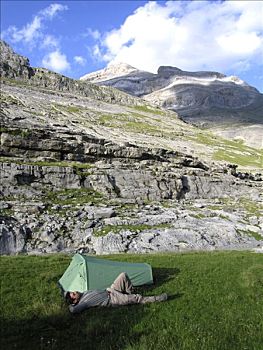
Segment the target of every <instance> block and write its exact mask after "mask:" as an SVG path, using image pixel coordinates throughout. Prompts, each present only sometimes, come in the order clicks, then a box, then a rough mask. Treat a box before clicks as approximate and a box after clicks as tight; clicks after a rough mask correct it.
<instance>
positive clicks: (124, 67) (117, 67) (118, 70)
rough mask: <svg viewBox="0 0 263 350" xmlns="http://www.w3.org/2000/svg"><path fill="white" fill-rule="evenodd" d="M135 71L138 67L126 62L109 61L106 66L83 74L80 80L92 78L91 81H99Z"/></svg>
mask: <svg viewBox="0 0 263 350" xmlns="http://www.w3.org/2000/svg"><path fill="white" fill-rule="evenodd" d="M135 71H138V69H137V68H134V67H132V66H131V65H129V64H127V63H124V62H119V63H111V64H109V65H108V66H107V67H106V68H103V69H101V70H98V71H96V72H93V73H88V74H86V75H84V76H83V77H81V78H80V80H88V81H89V80H92V82H94V83H98V82H100V81H105V80H110V79H113V78H116V77H121V76H124V75H127V74H130V73H132V72H135Z"/></svg>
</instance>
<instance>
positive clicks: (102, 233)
mask: <svg viewBox="0 0 263 350" xmlns="http://www.w3.org/2000/svg"><path fill="white" fill-rule="evenodd" d="M168 227H171V225H169V224H159V225H146V224H141V225H105V226H103V228H101V229H97V230H94V232H93V234H94V235H95V236H106V235H107V234H108V233H109V232H113V233H119V232H120V231H122V230H130V231H133V232H141V231H144V230H151V229H157V228H163V229H164V228H168Z"/></svg>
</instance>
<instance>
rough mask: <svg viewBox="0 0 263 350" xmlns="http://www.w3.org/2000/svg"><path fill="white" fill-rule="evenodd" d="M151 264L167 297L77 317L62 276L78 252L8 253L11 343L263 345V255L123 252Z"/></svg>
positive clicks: (231, 349) (138, 348)
mask: <svg viewBox="0 0 263 350" xmlns="http://www.w3.org/2000/svg"><path fill="white" fill-rule="evenodd" d="M107 259H114V260H116V259H118V260H122V261H128V262H147V263H150V264H151V265H152V267H153V274H154V279H155V283H154V285H153V286H151V287H144V288H140V292H141V293H143V294H144V295H157V294H159V293H162V292H167V293H168V294H169V299H168V301H167V302H165V303H154V304H147V305H131V306H124V307H119V308H114V309H109V308H101V309H90V310H87V311H85V312H83V313H82V314H80V315H71V314H70V313H69V312H68V310H67V307H66V305H65V304H64V302H63V301H62V299H61V297H60V294H59V290H58V288H57V281H58V279H59V278H60V277H61V275H62V274H63V272H64V270H65V269H66V267H67V266H68V264H69V262H70V256H64V255H54V256H13V257H1V264H0V273H1V301H2V308H1V345H2V348H3V349H21V350H22V349H26V350H30V349H63V350H67V349H85V350H94V349H96V350H111V349H116V350H117V349H121V350H151V349H152V350H161V349H162V350H164V349H172V350H173V349H174V350H175V349H176V350H241V349H242V350H245V349H248V350H261V349H262V344H263V318H262V314H263V303H262V297H263V274H262V270H263V259H262V255H261V254H255V253H249V252H214V253H187V254H156V255H118V256H110V257H107Z"/></svg>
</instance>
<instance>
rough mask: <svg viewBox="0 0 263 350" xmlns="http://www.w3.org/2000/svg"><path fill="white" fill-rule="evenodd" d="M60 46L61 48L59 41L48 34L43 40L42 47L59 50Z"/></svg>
mask: <svg viewBox="0 0 263 350" xmlns="http://www.w3.org/2000/svg"><path fill="white" fill-rule="evenodd" d="M58 46H59V42H58V39H57V38H55V37H54V36H53V35H50V34H48V35H46V36H45V37H44V38H43V42H42V47H44V48H58Z"/></svg>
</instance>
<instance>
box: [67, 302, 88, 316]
mask: <svg viewBox="0 0 263 350" xmlns="http://www.w3.org/2000/svg"><path fill="white" fill-rule="evenodd" d="M85 309H87V305H86V304H85V303H79V304H77V305H75V306H74V305H69V311H70V312H71V313H72V314H79V313H80V312H82V311H84V310H85Z"/></svg>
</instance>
